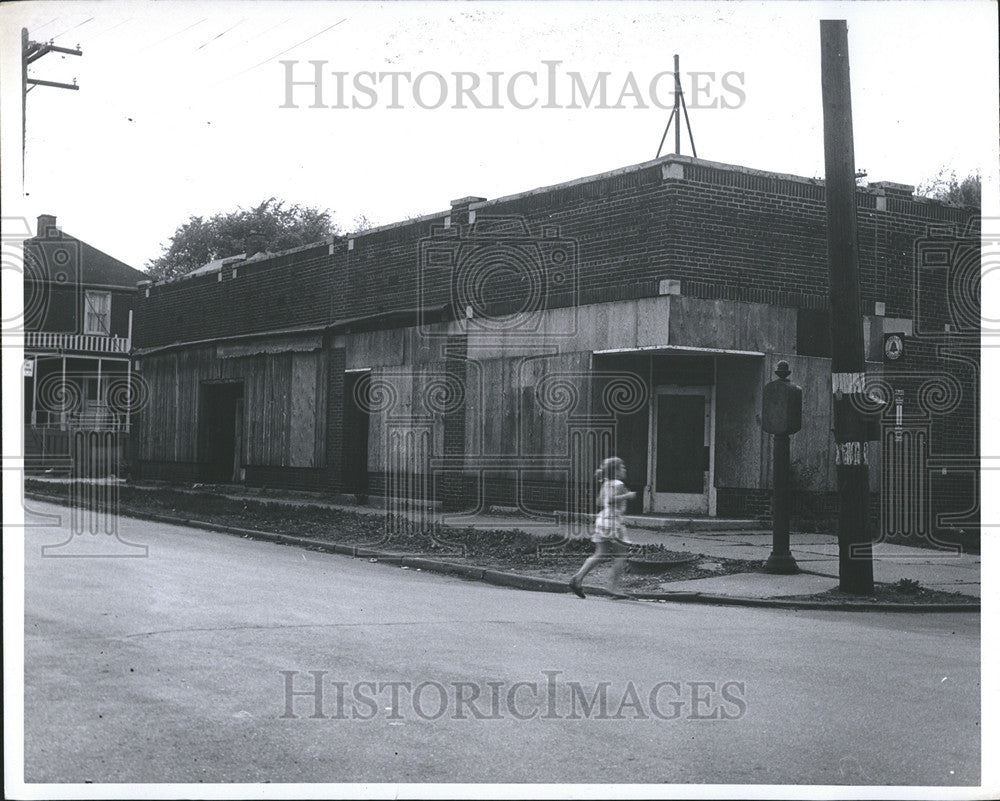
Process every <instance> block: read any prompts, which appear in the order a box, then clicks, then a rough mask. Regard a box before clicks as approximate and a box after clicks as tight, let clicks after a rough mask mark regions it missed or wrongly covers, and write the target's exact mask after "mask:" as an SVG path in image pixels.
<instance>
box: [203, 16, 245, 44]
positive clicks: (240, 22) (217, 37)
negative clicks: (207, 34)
mask: <svg viewBox="0 0 1000 801" xmlns="http://www.w3.org/2000/svg"><path fill="white" fill-rule="evenodd" d="M244 22H246V20H245V19H241V20H240V21H239V22H237V23H236V25H233V26H232V27H229V28H226V29H225V30H224V31H223V32H222V33H220V34H219V35H218V36H213V37H212V38H211V39H209V40H208V41H207V42H205V44H202V45H199V46H198V47H197V48H196V49H197V50H201V49H202V48H203V47H207V46H208V45H210V44H212V42H214V41H215V40H216V39H219V38H221V37H223V36H225V35H226V34H227V33H229V32H230V31H231V30H232V29H233V28H235V27H236V26H237V25H241V24H243V23H244Z"/></svg>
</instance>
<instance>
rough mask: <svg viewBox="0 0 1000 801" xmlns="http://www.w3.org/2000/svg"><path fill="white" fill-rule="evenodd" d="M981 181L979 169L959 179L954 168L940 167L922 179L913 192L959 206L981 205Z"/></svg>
mask: <svg viewBox="0 0 1000 801" xmlns="http://www.w3.org/2000/svg"><path fill="white" fill-rule="evenodd" d="M982 193H983V183H982V176H981V175H980V173H979V170H976V171H975V172H974V173H972V174H971V175H967V176H966V177H965V178H963V179H961V180H959V179H958V176H956V175H955V171H954V170H947V169H945V168H943V167H942V168H941V169H940V170H938V173H937V175H935V176H934V177H933V178H931V179H930V180H928V181H924V182H923V183H922V184H920V186H918V187H917V189H916V191H915V192H914V194H916V195H920V196H921V197H929V198H933V199H934V200H946V201H948V202H949V203H956V204H958V205H959V206H975V207H977V208H979V207H981V205H982Z"/></svg>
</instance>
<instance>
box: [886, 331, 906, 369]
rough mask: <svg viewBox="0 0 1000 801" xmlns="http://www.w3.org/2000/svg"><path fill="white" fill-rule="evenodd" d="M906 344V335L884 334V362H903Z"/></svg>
mask: <svg viewBox="0 0 1000 801" xmlns="http://www.w3.org/2000/svg"><path fill="white" fill-rule="evenodd" d="M905 343H906V334H901V333H893V334H882V361H884V362H901V361H903V353H904V348H905Z"/></svg>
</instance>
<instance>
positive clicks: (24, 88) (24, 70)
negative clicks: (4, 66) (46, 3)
mask: <svg viewBox="0 0 1000 801" xmlns="http://www.w3.org/2000/svg"><path fill="white" fill-rule="evenodd" d="M49 53H64V54H66V55H68V56H82V55H83V51H82V50H80V46H79V45H77V46H76V47H75V48H71V47H59V46H58V45H54V44H53V43H52V40H51V39H50V40H49V41H48V42H32V41H31V40H29V39H28V29H27V28H21V183H22V185H23V184H24V153H25V149H26V147H27V142H28V92H29V91H30V89H31V87H34V86H51V87H53V88H54V89H72V90H74V91H79V89H80V87H79V86H77V85H76V79H75V78H74V79H73V83H59V82H58V81H43V80H40V79H38V78H29V77H28V65H29V64H32V63H34V62H35V61H38V59H40V58H41V57H42V56H44V55H48V54H49Z"/></svg>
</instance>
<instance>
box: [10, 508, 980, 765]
mask: <svg viewBox="0 0 1000 801" xmlns="http://www.w3.org/2000/svg"><path fill="white" fill-rule="evenodd" d="M31 507H32V509H33V510H34V512H33V514H32V515H31V516H29V518H30V519H31V520H34V521H35V522H36V523H40V522H41V523H43V524H40V525H36V526H35V527H33V528H28V529H27V532H26V550H25V570H26V573H25V695H24V699H25V738H24V746H25V764H24V769H25V779H26V780H27V781H29V782H95V783H99V782H546V783H547V782H558V783H565V782H592V783H605V782H614V783H662V782H666V783H721V784H746V783H754V784H757V783H765V784H784V783H793V784H862V785H866V784H874V785H880V784H926V785H969V784H978V782H979V776H980V774H979V770H980V765H979V748H980V744H979V708H980V707H979V698H980V693H979V616H978V615H975V614H952V615H946V614H890V613H843V612H841V613H837V612H829V613H827V612H816V611H802V612H796V611H788V610H767V609H749V608H736V607H710V606H694V605H681V604H668V603H649V602H640V601H613V600H610V599H601V598H589V599H587V600H586V601H581V600H579V599H577V598H576V597H574V596H572V595H570V594H565V595H558V594H544V593H533V592H525V591H520V590H511V589H505V588H500V587H494V586H490V585H485V584H478V583H473V582H467V581H463V580H461V579H457V578H447V577H443V576H440V575H436V574H427V573H421V572H418V571H415V570H404V569H401V568H399V567H392V566H388V565H382V564H372V563H370V562H369V561H367V560H353V559H350V558H348V557H344V556H337V555H327V554H320V553H315V552H311V551H304V550H300V549H297V548H293V547H288V546H282V545H275V544H271V543H266V542H259V541H254V540H249V539H244V538H240V537H236V536H232V535H226V534H218V533H213V532H207V531H203V530H197V529H191V528H186V527H182V526H173V525H165V524H159V523H150V522H147V521H137V520H129V519H123V520H121V521H120V523H119V526H120V528H119V534H120V536H121V537H122V538H123V539H124V540H128V541H132V542H134V543H136V544H141V545H143V546H145V547H146V548H148V553H147V555H146V556H145V557H144V558H118V557H114V556H111V555H110V553H112V552H115V551H116V550H121V549H123V548H124V546H122V545H121V544H120V543H118V541H117V540H113V538H109V537H107V536H105V535H101V536H102V537H103V540H101V539H100V537H98V538H96V541H98V542H99V543H100V544H99V546H98V548H97V552H100V551H102V550H103V551H104V552H105V553H104V554H103V555H95V556H91V557H89V558H88V557H76V558H64V557H63V556H62V555H61V553H68V552H69V551H71V550H73V549H72V548H70V547H69V546H63V545H61V543H63V542H64V541H65V540H66V539H67V536H68V535H67V533H66V530H65V529H62V528H60V527H59V525H58V524H55V523H52V522H48V523H44V521H42V518H41V517H38V513H48V514H52V515H56V516H59V515H62V516H63V517H65V514H66V512H65V509H63V508H61V507H57V506H52V505H48V504H42V503H37V502H32V504H31ZM90 536H91V535H85V537H90ZM91 539H92V540H94V539H95V538H93V537H91ZM74 542H76V544H78V545H79V544H80V543H81V542H83V540H80V541H71V542H70V545H73V544H74ZM45 545H49V546H57V547H55V548H51V547H50V549H49V550H48V551H46V552H45V555H44V556H43V553H42V548H43V546H45Z"/></svg>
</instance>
